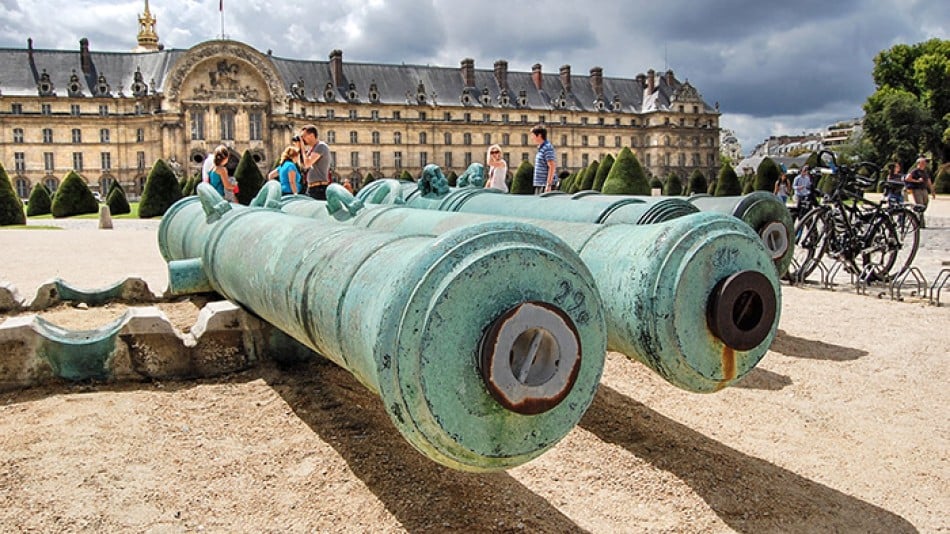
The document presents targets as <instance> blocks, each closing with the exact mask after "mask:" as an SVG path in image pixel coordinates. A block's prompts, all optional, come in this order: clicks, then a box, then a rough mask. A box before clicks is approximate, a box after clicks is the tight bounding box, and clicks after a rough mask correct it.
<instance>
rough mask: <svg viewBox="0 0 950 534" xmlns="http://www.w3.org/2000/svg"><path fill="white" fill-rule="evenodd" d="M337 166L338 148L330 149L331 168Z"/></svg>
mask: <svg viewBox="0 0 950 534" xmlns="http://www.w3.org/2000/svg"><path fill="white" fill-rule="evenodd" d="M335 168H336V150H331V151H330V169H331V170H332V169H335Z"/></svg>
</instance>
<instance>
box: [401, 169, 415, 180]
mask: <svg viewBox="0 0 950 534" xmlns="http://www.w3.org/2000/svg"><path fill="white" fill-rule="evenodd" d="M399 179H400V180H405V181H407V182H415V181H416V179H415V178H413V177H412V173H410V172H409V171H407V170H405V169H403V171H402V173H400V175H399Z"/></svg>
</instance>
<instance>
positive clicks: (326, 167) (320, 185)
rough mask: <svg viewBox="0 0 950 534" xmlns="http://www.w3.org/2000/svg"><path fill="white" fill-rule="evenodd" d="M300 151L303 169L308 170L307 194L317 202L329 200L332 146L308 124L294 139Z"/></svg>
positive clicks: (314, 127) (315, 128)
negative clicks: (328, 188)
mask: <svg viewBox="0 0 950 534" xmlns="http://www.w3.org/2000/svg"><path fill="white" fill-rule="evenodd" d="M292 140H293V142H294V144H296V145H297V147H298V148H299V149H300V160H301V163H302V165H301V167H302V168H303V169H307V170H306V173H307V194H308V195H310V196H311V197H313V198H315V199H317V200H326V199H327V186H328V185H330V146H329V145H327V144H326V143H324V142H323V141H321V140H320V139H319V137H317V127H316V126H314V125H313V124H308V125H306V126H304V127H303V128H301V129H300V135H298V136H295V137H294V138H293V139H292Z"/></svg>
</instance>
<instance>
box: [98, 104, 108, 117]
mask: <svg viewBox="0 0 950 534" xmlns="http://www.w3.org/2000/svg"><path fill="white" fill-rule="evenodd" d="M99 115H101V116H103V117H105V116H107V115H109V105H108V104H99Z"/></svg>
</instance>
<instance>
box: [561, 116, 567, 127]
mask: <svg viewBox="0 0 950 534" xmlns="http://www.w3.org/2000/svg"><path fill="white" fill-rule="evenodd" d="M565 124H567V115H561V125H565Z"/></svg>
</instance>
